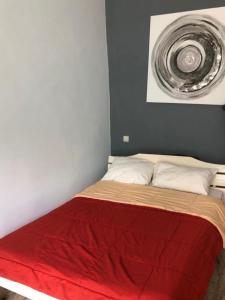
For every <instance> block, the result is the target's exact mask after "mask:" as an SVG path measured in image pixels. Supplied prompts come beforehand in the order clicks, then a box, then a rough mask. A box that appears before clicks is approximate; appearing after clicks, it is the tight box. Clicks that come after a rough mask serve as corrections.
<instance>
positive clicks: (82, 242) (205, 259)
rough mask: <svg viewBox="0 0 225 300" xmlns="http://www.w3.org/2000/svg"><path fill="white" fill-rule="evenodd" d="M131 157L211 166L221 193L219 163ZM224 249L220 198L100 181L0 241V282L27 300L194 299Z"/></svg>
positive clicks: (224, 171)
mask: <svg viewBox="0 0 225 300" xmlns="http://www.w3.org/2000/svg"><path fill="white" fill-rule="evenodd" d="M136 157H139V158H144V159H147V160H151V161H153V162H157V161H160V160H165V159H166V160H167V161H171V162H176V163H178V164H179V163H180V164H185V165H189V166H201V167H203V168H204V167H212V168H217V169H218V174H217V175H216V177H215V180H214V182H213V183H212V185H213V187H214V188H215V189H217V190H221V191H224V187H225V166H223V165H213V164H208V163H205V162H201V161H199V160H196V159H193V158H189V157H177V156H159V155H147V154H139V155H137V156H136ZM113 159H114V158H113V157H110V158H109V168H110V165H111V163H112V162H113ZM223 248H225V204H224V202H223V201H218V199H215V198H214V197H210V196H202V195H196V194H192V193H186V192H181V191H179V192H178V191H173V190H167V189H165V190H162V189H160V188H156V187H149V186H140V185H135V184H134V185H129V184H124V183H117V182H110V181H108V182H103V181H99V182H97V183H96V184H94V185H93V186H91V187H88V188H87V189H86V190H84V191H83V192H82V193H80V194H79V195H76V197H74V198H73V199H72V200H71V201H69V202H67V203H66V204H64V205H63V206H61V207H59V208H57V209H56V210H54V211H52V212H50V213H49V214H47V215H46V216H43V217H42V218H40V219H38V220H36V221H34V222H32V223H31V224H28V225H26V226H24V227H23V228H21V229H19V230H17V231H16V232H14V233H12V234H10V235H8V236H6V237H4V238H3V239H1V240H0V286H2V287H5V288H7V289H9V290H12V291H14V292H16V293H18V294H21V295H23V296H25V297H27V298H29V299H32V300H40V299H41V300H42V299H43V300H53V299H65V300H103V299H114V300H128V299H135V300H136V299H137V300H147V299H152V300H190V299H191V300H200V299H204V296H205V295H206V293H207V289H208V285H209V281H210V279H211V277H212V274H213V272H214V269H215V265H216V259H217V257H218V256H219V255H220V253H221V251H222V249H223ZM202 270H204V272H203V271H202Z"/></svg>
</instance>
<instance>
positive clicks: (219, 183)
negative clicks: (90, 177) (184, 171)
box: [108, 153, 225, 192]
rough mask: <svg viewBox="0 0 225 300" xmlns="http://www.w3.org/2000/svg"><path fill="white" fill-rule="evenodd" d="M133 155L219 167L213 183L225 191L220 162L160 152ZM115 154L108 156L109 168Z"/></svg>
mask: <svg viewBox="0 0 225 300" xmlns="http://www.w3.org/2000/svg"><path fill="white" fill-rule="evenodd" d="M132 157H137V158H142V159H147V160H150V161H151V162H153V163H157V162H159V161H168V162H171V163H176V164H180V165H185V166H190V167H200V168H213V169H217V170H218V172H217V174H216V176H215V179H214V181H213V183H212V187H213V188H216V189H218V190H221V191H223V192H225V165H219V164H211V163H208V162H204V161H201V160H198V159H196V158H193V157H189V156H175V155H158V154H142V153H139V154H135V155H132ZM114 158H115V157H114V156H109V158H108V168H110V166H111V164H112V162H113V160H114Z"/></svg>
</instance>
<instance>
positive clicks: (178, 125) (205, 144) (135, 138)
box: [106, 0, 225, 163]
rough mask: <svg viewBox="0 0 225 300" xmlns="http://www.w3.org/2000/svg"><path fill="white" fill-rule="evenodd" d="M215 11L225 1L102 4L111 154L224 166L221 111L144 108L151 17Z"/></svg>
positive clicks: (156, 0) (113, 0)
mask: <svg viewBox="0 0 225 300" xmlns="http://www.w3.org/2000/svg"><path fill="white" fill-rule="evenodd" d="M216 6H218V7H219V6H225V1H222V0H216V1H215V0H198V1H195V0H189V1H181V0H173V1H168V0H106V17H107V38H108V53H109V70H110V94H111V147H112V154H113V155H128V154H133V153H137V152H145V153H158V154H160V153H161V154H180V155H191V156H194V157H197V158H199V159H201V160H206V161H209V162H217V163H225V111H223V110H222V107H221V106H206V105H182V104H180V105H177V104H155V103H146V93H147V72H148V49H149V30H150V28H149V27H150V26H149V25H150V16H151V15H157V14H164V13H172V12H179V11H188V10H195V9H205V8H210V7H216ZM224 93H225V91H224ZM123 135H129V136H130V143H128V144H127V143H123V140H122V137H123Z"/></svg>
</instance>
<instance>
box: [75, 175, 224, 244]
mask: <svg viewBox="0 0 225 300" xmlns="http://www.w3.org/2000/svg"><path fill="white" fill-rule="evenodd" d="M77 196H82V197H88V198H95V199H99V200H107V201H113V202H119V203H127V204H133V205H143V206H149V207H155V208H160V209H165V210H169V211H174V212H181V213H186V214H189V215H194V216H199V217H202V218H204V219H206V220H208V221H209V222H211V223H212V224H214V225H215V226H216V227H217V229H218V230H219V232H220V234H221V236H222V239H223V247H224V248H225V203H224V202H223V201H220V200H219V199H215V198H213V197H209V196H203V195H197V194H192V193H186V192H180V191H174V190H168V189H161V188H156V187H151V186H144V185H137V184H126V183H119V182H115V181H103V180H101V181H98V182H97V183H96V184H94V185H92V186H90V187H88V188H87V189H85V190H84V191H83V192H82V193H80V194H78V195H77Z"/></svg>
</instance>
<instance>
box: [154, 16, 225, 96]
mask: <svg viewBox="0 0 225 300" xmlns="http://www.w3.org/2000/svg"><path fill="white" fill-rule="evenodd" d="M224 42H225V29H224V27H223V25H222V24H220V23H219V22H218V21H217V20H216V19H214V18H212V17H209V16H202V15H186V16H184V17H181V18H179V19H177V20H176V21H174V22H173V23H171V24H170V25H169V26H167V28H166V29H165V30H164V31H163V32H162V34H161V35H160V37H159V38H158V40H157V42H156V44H155V47H154V50H153V55H152V68H153V73H154V76H155V78H156V81H157V83H158V85H159V87H160V88H161V89H162V90H163V91H164V92H166V93H167V94H169V95H170V96H172V97H174V98H178V99H192V98H196V97H201V96H204V95H206V94H208V93H209V92H210V91H211V90H212V89H213V88H214V87H215V86H216V85H217V84H218V83H219V82H220V81H221V80H222V78H223V76H224V74H225V44H224Z"/></svg>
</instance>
